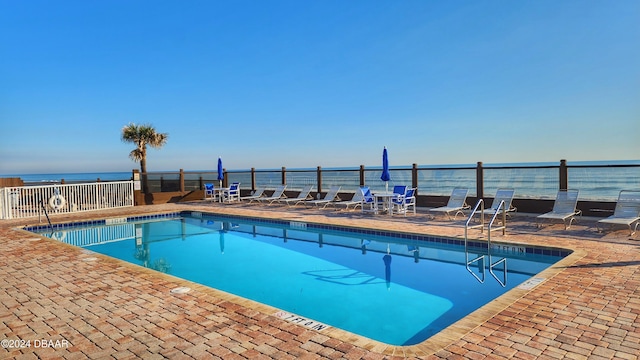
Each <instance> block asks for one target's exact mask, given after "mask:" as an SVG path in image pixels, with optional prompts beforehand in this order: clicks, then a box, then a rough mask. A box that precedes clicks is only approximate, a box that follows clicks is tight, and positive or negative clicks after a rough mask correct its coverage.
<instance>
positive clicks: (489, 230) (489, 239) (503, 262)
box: [487, 200, 507, 287]
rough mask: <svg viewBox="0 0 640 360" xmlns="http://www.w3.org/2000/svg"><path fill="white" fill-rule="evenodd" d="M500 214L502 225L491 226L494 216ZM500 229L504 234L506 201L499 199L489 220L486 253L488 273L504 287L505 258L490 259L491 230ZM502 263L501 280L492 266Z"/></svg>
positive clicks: (505, 281)
mask: <svg viewBox="0 0 640 360" xmlns="http://www.w3.org/2000/svg"><path fill="white" fill-rule="evenodd" d="M500 209H502V212H501V211H500ZM500 213H501V214H502V226H500V227H497V228H495V229H494V228H493V223H494V222H495V221H496V218H497V217H498V214H500ZM492 229H494V230H500V229H502V235H505V234H506V230H507V203H506V202H505V201H504V200H500V204H498V207H497V208H496V212H495V214H493V216H492V217H491V221H490V222H489V227H488V230H487V247H488V254H489V273H490V274H491V276H493V278H494V279H496V281H497V282H498V283H499V284H500V285H501V286H502V287H505V286H507V258H505V257H503V258H502V259H500V260H498V261H496V262H493V261H492V259H491V230H492ZM501 263H502V264H503V274H504V276H503V280H502V281H501V280H500V279H499V278H498V276H497V275H496V274H495V273H494V272H493V268H494V267H496V266H497V265H499V264H501Z"/></svg>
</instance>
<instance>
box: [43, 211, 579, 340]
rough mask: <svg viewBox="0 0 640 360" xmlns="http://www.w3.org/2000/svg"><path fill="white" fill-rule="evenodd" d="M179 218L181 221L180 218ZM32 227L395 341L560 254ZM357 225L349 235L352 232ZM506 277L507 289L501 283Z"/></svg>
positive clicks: (397, 240)
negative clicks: (489, 259)
mask: <svg viewBox="0 0 640 360" xmlns="http://www.w3.org/2000/svg"><path fill="white" fill-rule="evenodd" d="M178 215H179V216H178ZM108 222H110V223H113V224H111V225H106V224H105V223H104V221H102V223H100V224H97V225H96V224H80V225H79V224H74V225H73V226H68V227H64V228H58V229H56V230H55V231H54V232H51V231H50V230H47V229H31V230H33V231H38V232H41V233H43V234H45V235H49V236H50V237H52V238H55V239H58V240H61V241H64V242H67V243H70V244H74V245H78V246H82V247H84V248H87V249H91V250H92V251H95V252H98V253H102V254H105V255H109V256H112V257H115V258H118V259H122V260H125V261H128V262H131V263H134V264H138V265H141V266H145V267H149V268H152V269H156V270H158V271H163V272H167V273H169V274H172V275H174V276H178V277H181V278H184V279H188V280H190V281H194V282H197V283H200V284H203V285H207V286H210V287H213V288H216V289H220V290H223V291H226V292H230V293H233V294H236V295H239V296H241V297H244V298H248V299H252V300H255V301H258V302H261V303H264V304H268V305H271V306H273V307H276V308H278V309H282V310H284V311H287V312H290V313H293V314H297V315H299V316H303V317H306V318H309V319H313V320H316V321H319V322H321V323H324V324H327V325H329V326H335V327H339V328H341V329H344V330H347V331H350V332H353V333H356V334H360V335H363V336H366V337H369V338H371V339H375V340H378V341H381V342H385V343H388V344H392V345H411V344H416V343H419V342H422V341H424V340H425V339H427V338H429V337H430V336H431V335H433V334H435V333H437V332H439V331H441V330H442V329H444V328H445V327H447V326H449V325H451V324H452V323H453V322H455V321H457V320H459V319H461V318H463V317H464V316H466V315H468V314H469V313H471V312H472V311H474V310H475V309H477V308H479V307H481V306H482V305H484V304H486V303H488V302H490V301H491V300H493V299H495V298H496V297H498V296H500V295H501V294H503V293H504V292H506V291H508V290H509V289H511V288H513V287H515V286H518V285H519V284H521V283H523V282H524V281H526V280H527V279H529V278H530V277H532V276H533V275H535V274H537V273H538V272H540V271H541V270H543V269H545V268H546V267H548V266H549V265H551V264H553V263H554V262H556V261H558V260H559V259H561V258H562V256H566V255H567V254H568V253H567V252H566V251H563V250H558V249H539V248H519V247H513V246H495V247H493V248H492V249H491V254H492V261H493V262H495V261H496V260H499V259H502V258H505V257H506V258H507V261H506V264H507V267H506V269H507V271H506V274H505V272H504V271H503V270H504V268H503V265H500V266H497V267H496V268H494V269H493V273H494V275H495V277H494V276H492V275H491V274H490V272H489V271H488V263H486V262H485V266H482V264H481V262H475V263H473V264H472V265H471V266H470V267H469V269H467V267H466V261H467V259H473V258H475V257H477V256H478V255H482V254H485V255H486V254H488V252H489V251H488V249H487V247H486V243H485V244H483V243H480V242H478V243H473V244H471V247H470V248H471V249H472V250H471V251H470V253H469V254H468V255H465V252H464V246H462V245H461V244H460V241H459V240H454V239H445V238H435V237H427V236H417V235H407V234H401V236H397V235H396V236H393V235H394V234H391V233H382V232H376V231H371V230H369V231H361V230H356V229H341V228H336V227H330V226H319V225H313V224H305V223H290V222H283V221H273V222H270V221H264V220H258V219H248V218H233V217H216V216H213V215H207V214H200V213H194V214H172V215H170V216H168V217H164V218H160V219H137V218H136V219H134V218H132V219H116V220H110V221H108ZM344 230H348V231H344ZM503 282H504V283H506V285H505V286H504V287H503V286H502V284H501V283H503Z"/></svg>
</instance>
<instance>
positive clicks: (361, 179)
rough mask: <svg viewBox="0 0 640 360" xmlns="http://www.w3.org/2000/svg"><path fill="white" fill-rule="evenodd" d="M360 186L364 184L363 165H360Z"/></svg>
mask: <svg viewBox="0 0 640 360" xmlns="http://www.w3.org/2000/svg"><path fill="white" fill-rule="evenodd" d="M360 186H364V165H360Z"/></svg>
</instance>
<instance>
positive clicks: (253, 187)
mask: <svg viewBox="0 0 640 360" xmlns="http://www.w3.org/2000/svg"><path fill="white" fill-rule="evenodd" d="M251 191H256V168H254V167H252V168H251Z"/></svg>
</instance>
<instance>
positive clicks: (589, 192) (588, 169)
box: [0, 160, 640, 200]
mask: <svg viewBox="0 0 640 360" xmlns="http://www.w3.org/2000/svg"><path fill="white" fill-rule="evenodd" d="M559 164H560V162H559V161H558V162H529V163H492V164H483V167H484V181H483V182H484V193H485V194H487V195H488V194H492V193H494V192H495V191H496V189H499V188H514V189H515V190H516V196H517V197H524V198H543V199H544V198H550V199H552V198H554V197H555V194H556V192H557V190H558V188H559V178H558V170H557V167H558V166H559ZM567 164H568V166H569V169H568V170H569V173H568V178H569V188H571V189H579V191H580V198H581V199H593V200H615V199H616V198H617V196H618V193H619V192H620V190H640V160H617V161H574V162H567ZM603 165H605V166H604V167H603ZM607 165H632V166H631V167H628V166H626V167H625V166H623V167H609V166H607ZM476 166H477V164H466V165H464V164H449V165H418V168H419V170H418V188H419V191H420V193H421V194H430V195H449V194H450V193H451V190H452V189H453V188H454V187H465V188H468V189H469V190H470V192H469V196H474V195H475V192H476V191H475V190H476V170H475V169H476ZM571 166H573V167H571ZM411 169H412V165H399V166H391V170H392V171H391V174H392V175H391V176H392V179H391V181H390V182H389V185H391V186H393V185H410V184H411V183H412V171H411ZM432 169H433V170H432ZM250 170H251V169H229V170H227V171H228V172H227V176H228V181H229V183H231V182H239V183H240V184H241V188H244V189H249V188H251V182H252V180H251V174H250ZM358 170H359V166H352V167H326V168H325V167H323V168H322V187H323V188H328V187H329V186H331V185H339V186H341V188H342V191H357V189H358V187H359V186H360V177H359V176H360V175H359V171H358ZM365 170H366V173H365V183H366V184H367V186H369V187H370V188H371V189H372V190H374V191H376V190H377V191H380V190H382V189H384V188H385V185H384V182H382V181H381V180H380V173H381V166H365ZM280 172H281V168H275V169H268V168H258V169H256V186H267V187H273V186H275V185H279V184H280V183H281V175H280ZM178 173H179V171H178V170H172V171H151V172H149V174H150V175H149V179H150V181H151V185H150V186H151V188H152V189H155V190H154V191H160V188H161V186H162V185H161V181H159V180H160V179H161V178H164V180H165V182H168V183H171V182H175V181H177V180H178ZM185 173H186V176H185V182H186V183H188V184H186V185H187V187H188V188H189V189H191V190H194V189H196V188H198V187H199V186H201V184H202V183H203V182H207V183H211V182H212V183H217V172H216V170H215V169H210V170H185ZM0 177H19V178H21V179H22V180H23V181H24V182H25V184H27V185H38V184H43V185H47V184H58V183H60V182H62V180H64V182H65V183H68V184H71V183H82V182H95V181H97V179H100V181H125V180H131V178H132V171H113V172H83V173H44V174H15V175H2V176H0ZM286 181H287V187H288V188H290V189H291V190H295V189H298V188H302V187H303V186H304V185H315V184H316V182H317V176H316V167H309V168H287V180H286Z"/></svg>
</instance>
